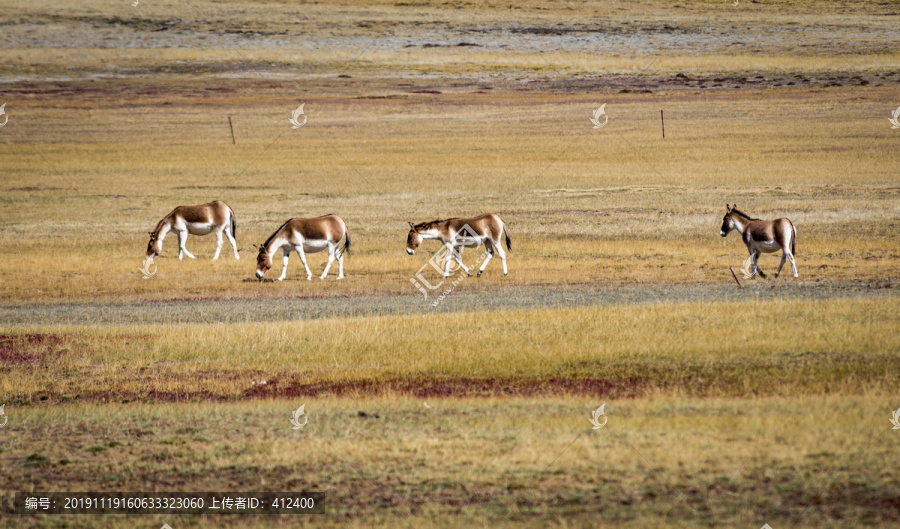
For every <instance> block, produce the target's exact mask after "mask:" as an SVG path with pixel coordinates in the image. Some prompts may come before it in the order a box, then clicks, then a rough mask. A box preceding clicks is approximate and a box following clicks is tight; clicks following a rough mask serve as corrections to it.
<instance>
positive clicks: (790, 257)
mask: <svg viewBox="0 0 900 529" xmlns="http://www.w3.org/2000/svg"><path fill="white" fill-rule="evenodd" d="M785 253H787V258H788V261H790V262H791V272H793V273H794V279H797V277H799V276H798V275H797V264H796V263H795V262H794V254H792V253H790V252H785Z"/></svg>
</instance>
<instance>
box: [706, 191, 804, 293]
mask: <svg viewBox="0 0 900 529" xmlns="http://www.w3.org/2000/svg"><path fill="white" fill-rule="evenodd" d="M725 210H726V213H725V217H724V218H723V219H722V229H721V230H719V235H721V236H722V237H726V236H728V232H730V231H731V230H737V232H738V233H740V234H741V238H742V239H743V241H744V244H746V245H747V251H749V252H750V261H751V267H750V270H751V273H752V275H751V276H750V277H751V278H752V277H755V276H756V273H757V272H759V275H760V276H761V277H766V274H765V273H763V271H762V270H761V269H760V268H759V266H757V264H756V261H757V259H759V255H760V254H761V253H775V252H777V251H778V250H781V264H780V265H778V270H777V271H776V272H775V277H776V278H777V277H778V274H780V273H781V268H782V267H783V266H784V261H785V259H787V260H789V261H790V262H791V271H792V272H793V273H794V277H795V278H796V277H797V265H796V264H795V263H794V243H795V242H796V241H797V230H796V228H794V225H793V223H791V221H789V220H788V219H775V220H759V219H754V218H752V217H750V216H749V215H746V214H744V213H742V212H741V211H739V210H738V209H737V205H732V206H729V205H728V204H725ZM788 248H790V249H788Z"/></svg>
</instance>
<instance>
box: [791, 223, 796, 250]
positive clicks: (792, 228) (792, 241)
mask: <svg viewBox="0 0 900 529" xmlns="http://www.w3.org/2000/svg"><path fill="white" fill-rule="evenodd" d="M791 232H792V233H793V235H794V236H793V237H791V255H797V251H796V250H795V249H794V245H795V244H796V243H797V228H795V227H794V223H793V222H792V223H791Z"/></svg>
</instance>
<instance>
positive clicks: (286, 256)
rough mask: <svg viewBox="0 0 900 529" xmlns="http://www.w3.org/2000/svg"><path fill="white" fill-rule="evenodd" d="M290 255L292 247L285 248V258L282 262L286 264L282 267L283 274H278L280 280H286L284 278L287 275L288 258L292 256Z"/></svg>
mask: <svg viewBox="0 0 900 529" xmlns="http://www.w3.org/2000/svg"><path fill="white" fill-rule="evenodd" d="M290 256H291V250H290V248H285V250H284V259H282V263H284V265H283V266H282V268H281V275H280V276H278V280H279V281H284V278H285V277H287V264H288V258H290Z"/></svg>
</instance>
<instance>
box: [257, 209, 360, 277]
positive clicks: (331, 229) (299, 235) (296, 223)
mask: <svg viewBox="0 0 900 529" xmlns="http://www.w3.org/2000/svg"><path fill="white" fill-rule="evenodd" d="M342 238H345V240H344V246H343V247H342V248H338V244H339V243H340V242H341V239H342ZM254 247H255V248H256V249H257V250H259V255H257V256H256V277H257V278H258V279H262V278H263V276H264V275H266V272H268V271H269V269H270V268H272V255H274V254H275V252H276V251H278V249H279V248H280V249H281V250H282V251H283V252H284V268H282V269H281V276H280V277H279V278H278V280H279V281H283V280H284V278H285V276H287V265H288V257H289V256H290V255H291V250H295V251H296V252H297V255H299V256H300V261H301V262H302V263H303V266H304V267H305V268H306V280H307V281H309V280H310V279H312V271H310V269H309V265H307V264H306V252H310V253H315V252H321V251H322V250H325V249H328V264H327V265H325V271H324V272H322V276H321V277H319V279H325V276H327V275H328V270H329V269H330V268H331V263H333V262H334V260H335V259H337V261H338V276H337V278H338V279H342V278H343V277H344V252H349V251H350V232H348V231H347V225H346V224H345V223H344V221H343V219H341V218H340V217H338V216H337V215H323V216H321V217H315V218H312V219H297V218H294V219H290V220H288V221H287V222H285V223H284V224H282V225H281V227H280V228H278V229H277V230H275V233H273V234H272V235H271V236H270V237H269V238H268V239H266V242H264V243H262V245H261V246H255V245H254Z"/></svg>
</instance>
